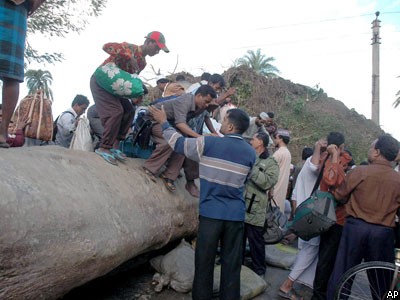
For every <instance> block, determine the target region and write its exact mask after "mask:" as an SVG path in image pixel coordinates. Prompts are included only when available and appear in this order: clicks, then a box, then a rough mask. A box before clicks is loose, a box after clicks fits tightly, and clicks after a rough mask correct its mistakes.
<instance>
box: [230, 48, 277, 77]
mask: <svg viewBox="0 0 400 300" xmlns="http://www.w3.org/2000/svg"><path fill="white" fill-rule="evenodd" d="M274 61H275V58H273V57H267V56H266V55H264V54H261V49H257V51H255V52H254V51H253V50H248V51H247V54H246V55H244V56H243V57H241V58H238V59H237V60H236V61H235V62H234V64H235V65H236V66H240V65H245V66H248V67H249V68H251V69H253V70H254V71H256V72H257V73H258V74H260V75H263V76H267V77H276V76H277V74H278V73H279V70H278V68H276V67H275V66H274V65H272V64H271V63H272V62H274Z"/></svg>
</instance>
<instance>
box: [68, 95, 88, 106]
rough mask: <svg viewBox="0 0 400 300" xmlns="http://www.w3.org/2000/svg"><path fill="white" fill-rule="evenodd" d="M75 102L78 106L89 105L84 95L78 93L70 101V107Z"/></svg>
mask: <svg viewBox="0 0 400 300" xmlns="http://www.w3.org/2000/svg"><path fill="white" fill-rule="evenodd" d="M75 104H78V105H79V106H81V105H84V104H86V105H87V106H89V104H90V102H89V100H88V98H87V97H86V96H83V95H79V94H78V95H76V96H75V98H74V100H73V101H72V104H71V107H73V106H74V105H75Z"/></svg>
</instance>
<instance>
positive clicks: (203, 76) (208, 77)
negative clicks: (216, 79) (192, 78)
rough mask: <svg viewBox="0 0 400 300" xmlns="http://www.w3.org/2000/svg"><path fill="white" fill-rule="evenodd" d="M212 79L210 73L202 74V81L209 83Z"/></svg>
mask: <svg viewBox="0 0 400 300" xmlns="http://www.w3.org/2000/svg"><path fill="white" fill-rule="evenodd" d="M210 77H211V74H210V73H207V72H204V73H203V74H201V77H200V80H205V81H209V80H210Z"/></svg>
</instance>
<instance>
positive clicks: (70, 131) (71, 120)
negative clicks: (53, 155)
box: [55, 95, 89, 148]
mask: <svg viewBox="0 0 400 300" xmlns="http://www.w3.org/2000/svg"><path fill="white" fill-rule="evenodd" d="M88 106H89V100H88V98H86V97H85V96H83V95H76V96H75V98H74V100H73V101H72V104H71V107H70V108H69V109H67V110H66V111H64V112H63V113H61V115H60V116H59V117H58V118H57V134H56V140H55V143H56V145H59V146H62V147H65V148H69V146H70V144H71V140H72V136H73V135H74V131H75V129H76V126H77V125H78V122H79V116H81V115H82V114H84V113H85V111H86V109H87V108H88Z"/></svg>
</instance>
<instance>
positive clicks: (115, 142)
mask: <svg viewBox="0 0 400 300" xmlns="http://www.w3.org/2000/svg"><path fill="white" fill-rule="evenodd" d="M42 2H44V1H43V0H42V1H39V0H38V1H34V0H32V1H27V2H25V3H30V4H31V6H28V5H27V4H23V5H15V4H13V3H12V2H11V1H3V2H2V4H0V11H1V12H7V13H8V14H10V15H11V16H13V15H14V16H16V15H18V16H22V18H19V19H18V20H19V21H18V22H19V23H16V21H15V20H13V18H12V17H8V19H7V22H9V23H10V24H11V23H13V26H14V27H12V28H13V29H12V30H11V31H10V30H9V29H7V30H5V29H4V26H1V32H2V33H3V32H6V33H7V34H8V35H9V36H7V35H4V37H3V35H2V38H1V39H2V40H0V43H1V44H2V45H3V44H4V43H5V41H6V40H11V39H12V35H18V37H19V39H15V40H18V45H17V46H18V47H19V48H21V47H22V48H23V45H24V40H25V32H26V18H27V16H28V14H31V13H33V12H34V11H35V10H36V9H37V8H38V7H39V6H40V4H41V3H42ZM21 20H22V21H21ZM19 28H22V29H23V30H17V29H19ZM16 32H18V33H16ZM1 49H2V52H1V53H0V76H1V78H2V80H3V106H0V130H1V135H0V147H1V148H8V147H18V146H22V145H23V139H24V136H23V133H22V132H23V128H24V126H26V125H27V123H26V122H22V123H21V124H22V125H20V128H18V130H17V133H16V135H15V136H10V135H9V134H8V130H7V129H8V126H9V123H10V121H11V115H12V112H13V111H14V109H15V105H16V103H17V99H18V86H19V82H22V81H23V55H22V56H21V55H20V54H21V53H19V52H18V51H17V52H18V53H16V52H15V53H11V54H10V53H6V54H5V53H3V52H4V50H3V49H4V48H3V47H1ZM103 50H104V51H105V52H106V53H108V54H109V57H108V58H107V59H106V60H105V61H104V62H103V63H102V64H101V65H100V67H107V68H108V70H113V72H114V73H118V72H125V73H128V74H130V75H138V74H139V73H140V72H141V71H142V70H143V69H144V68H145V67H146V56H150V57H151V56H154V55H157V54H158V53H159V52H160V50H163V51H164V52H166V53H168V52H169V49H168V48H167V46H166V44H165V38H164V36H163V34H162V33H160V32H158V31H152V32H150V33H149V34H148V35H146V36H145V41H144V43H143V45H141V46H137V45H134V44H130V43H108V44H105V45H104V46H103ZM22 52H23V51H22ZM10 55H13V56H14V57H16V58H18V59H15V60H13V61H16V63H14V64H13V65H12V66H11V65H10V64H9V59H8V60H7V58H6V57H9V56H10ZM115 66H116V67H117V72H115V70H116V69H115ZM113 68H114V69H113ZM104 69H106V68H103V70H104ZM117 83H118V82H117V81H115V82H113V83H112V86H113V88H115V86H116V84H117ZM225 85H226V83H225V81H224V78H223V77H222V76H221V75H220V74H212V75H211V74H210V73H206V72H205V73H204V74H203V75H202V76H201V79H200V81H199V82H197V83H194V84H191V83H190V82H188V81H187V80H186V79H185V78H184V77H183V76H180V77H177V78H176V80H175V81H172V80H169V79H166V78H160V79H158V80H157V87H158V89H159V91H160V97H159V98H158V99H156V100H155V101H154V102H153V103H152V104H151V105H150V106H149V107H148V113H149V115H150V116H151V118H152V120H153V125H152V128H151V135H152V141H153V142H154V144H155V145H156V146H155V149H154V151H153V152H152V154H151V156H150V157H149V158H147V159H146V160H145V161H144V163H143V165H142V171H143V176H148V177H149V178H150V179H151V180H152V181H154V182H157V180H158V178H160V179H161V180H162V182H163V183H164V184H165V186H166V188H167V189H168V191H169V192H172V193H173V192H175V190H176V186H175V181H176V180H177V178H178V177H179V176H180V174H181V170H183V172H184V176H185V180H186V185H185V188H186V190H187V191H188V193H189V194H190V195H191V196H193V197H197V198H199V227H198V233H197V243H196V249H195V277H194V282H193V291H192V295H193V299H212V294H213V270H214V264H215V260H216V256H217V251H218V248H220V262H221V286H220V299H229V300H234V299H240V270H241V266H242V264H243V262H244V255H245V254H244V253H245V249H246V244H247V243H248V245H249V249H250V257H251V265H250V267H251V268H252V269H253V271H254V272H255V273H257V274H258V275H260V276H262V277H263V278H265V276H266V263H265V243H264V239H263V232H264V223H265V218H266V209H267V207H268V203H269V201H271V199H272V198H273V199H274V200H275V202H276V203H277V204H278V206H279V208H280V210H281V211H282V212H284V213H285V212H287V203H288V202H290V205H289V206H290V207H291V209H289V218H292V217H293V214H294V212H295V208H296V206H298V205H299V204H300V203H301V202H302V201H304V200H305V199H306V198H307V197H308V196H309V195H310V193H311V191H312V189H313V186H314V184H315V182H316V179H317V177H318V174H319V172H322V180H321V182H320V185H319V189H320V190H321V191H329V192H331V193H332V194H333V195H334V196H335V198H336V199H337V201H338V203H339V204H338V206H337V208H336V217H337V222H336V224H335V225H334V226H332V227H331V228H330V229H329V230H328V231H327V232H325V233H323V234H321V235H320V236H318V237H316V238H313V239H311V240H309V241H303V240H301V239H299V240H298V247H299V249H300V251H299V253H298V255H297V258H296V261H295V264H294V266H293V268H292V270H291V272H290V274H289V276H288V278H287V279H286V280H285V281H284V282H283V283H282V285H281V286H280V288H279V295H280V296H281V297H283V298H286V299H301V297H300V296H299V295H298V293H297V292H296V291H295V290H294V287H293V286H294V282H296V281H297V282H300V283H302V284H304V285H306V286H309V287H311V288H312V289H313V297H312V299H314V300H315V299H333V293H334V289H335V286H336V284H337V282H338V280H339V279H340V277H341V276H342V275H343V274H344V273H345V272H346V270H348V269H349V268H351V267H352V266H354V265H356V264H358V263H360V262H361V261H362V260H366V261H369V260H381V261H388V262H392V261H393V259H394V257H393V255H394V252H393V249H394V231H393V228H394V227H395V218H396V212H397V210H398V208H399V207H400V174H399V173H398V164H399V160H400V158H399V156H400V155H399V142H398V141H397V140H395V139H394V138H393V137H391V136H390V135H387V134H386V135H382V136H380V137H378V138H377V139H376V140H375V141H373V142H372V144H371V148H370V150H369V152H368V164H367V165H364V166H355V165H354V161H352V157H351V155H350V154H349V151H346V149H345V138H344V135H343V134H342V133H339V132H330V133H329V134H328V135H327V137H326V138H321V139H320V140H318V141H316V143H315V145H314V147H313V148H306V149H304V151H303V153H302V162H301V164H300V165H299V166H298V168H296V169H297V170H295V169H293V168H292V170H295V172H294V174H295V180H294V182H293V186H294V189H293V192H290V193H288V185H289V178H290V176H291V164H292V158H291V153H290V151H289V149H288V144H289V143H290V139H291V133H290V132H289V130H287V129H285V128H279V127H278V126H277V124H276V123H275V122H274V113H273V112H260V113H259V114H258V115H256V116H252V117H250V116H249V115H248V114H247V113H246V112H245V111H244V110H242V109H239V108H236V107H234V106H233V105H232V103H231V97H232V96H233V95H235V93H236V90H235V88H233V87H229V88H226V87H225ZM90 89H91V92H92V96H93V100H94V103H95V104H94V105H93V106H91V107H89V100H88V98H87V97H86V96H83V95H77V96H76V97H75V99H74V100H73V101H72V104H71V107H70V108H68V109H66V110H65V111H64V112H63V113H62V114H61V115H60V116H59V117H58V118H57V121H56V125H57V135H56V138H55V144H56V145H59V146H62V147H66V148H68V147H69V146H70V143H71V139H72V136H73V134H74V131H75V129H76V128H77V125H78V123H79V120H80V119H79V117H80V116H81V115H82V114H84V113H85V112H86V110H88V111H87V116H88V119H89V120H90V124H91V128H92V135H93V137H94V139H95V143H96V146H95V153H96V154H97V155H99V156H101V157H102V158H103V159H104V160H105V161H106V162H107V163H110V164H112V165H118V162H124V161H125V160H126V159H127V156H126V154H125V153H123V152H122V151H121V150H120V148H119V145H120V142H121V141H123V140H124V139H125V138H126V137H127V134H128V133H129V132H130V131H131V129H132V124H133V122H134V116H135V109H136V108H137V107H138V106H139V105H140V104H142V102H143V97H144V95H145V94H146V93H147V89H146V87H145V86H142V87H140V86H139V88H138V89H137V90H136V91H135V94H134V93H133V92H132V94H131V96H129V97H127V96H121V94H119V92H120V91H118V90H117V89H116V92H115V93H112V92H110V90H109V89H108V88H107V87H106V86H105V85H104V84H103V83H102V82H101V81H100V79H99V78H98V77H96V76H95V73H94V74H93V76H92V77H91V78H90ZM217 125H218V126H217ZM352 162H353V163H352ZM394 163H396V165H394ZM292 165H293V164H292ZM396 168H397V172H396V170H395V169H396ZM196 180H198V181H199V182H200V187H198V186H197V185H196V183H195V182H196ZM288 197H289V198H288ZM287 200H289V201H287ZM290 235H291V237H292V238H293V234H289V235H288V236H287V238H288V239H289V236H290Z"/></svg>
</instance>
